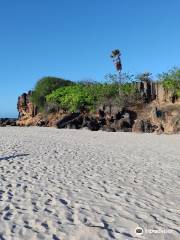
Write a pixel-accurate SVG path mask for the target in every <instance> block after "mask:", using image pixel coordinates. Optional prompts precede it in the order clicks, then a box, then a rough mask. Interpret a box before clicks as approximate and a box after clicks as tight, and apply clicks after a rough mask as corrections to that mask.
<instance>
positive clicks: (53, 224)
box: [0, 127, 180, 240]
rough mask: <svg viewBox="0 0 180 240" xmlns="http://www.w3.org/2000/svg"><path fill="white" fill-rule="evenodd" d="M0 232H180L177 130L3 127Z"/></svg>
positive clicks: (16, 239)
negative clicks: (160, 132) (169, 132)
mask: <svg viewBox="0 0 180 240" xmlns="http://www.w3.org/2000/svg"><path fill="white" fill-rule="evenodd" d="M138 226H139V227H142V228H143V230H144V233H143V234H137V233H136V232H135V229H136V228H137V227H138ZM0 239H1V240H11V239H13V240H21V239H24V240H31V239H33V240H36V239H37V240H40V239H41V240H43V239H44V240H58V239H59V240H96V239H97V240H100V239H106V240H110V239H118V240H121V239H122V240H126V239H148V240H153V239H157V240H161V239H166V240H174V239H177V240H178V239H180V135H155V134H134V133H108V132H101V131H98V132H90V131H88V130H58V129H55V128H37V127H29V128H19V127H5V128H0Z"/></svg>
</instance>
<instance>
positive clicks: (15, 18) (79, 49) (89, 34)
mask: <svg viewBox="0 0 180 240" xmlns="http://www.w3.org/2000/svg"><path fill="white" fill-rule="evenodd" d="M114 48H120V49H121V51H122V62H123V71H125V72H130V73H132V74H136V73H140V72H143V71H150V72H152V73H153V74H154V76H156V74H157V73H161V72H163V71H167V70H168V69H169V68H171V67H172V66H179V65H180V0H149V1H148V0H29V1H25V0H0V117H3V116H4V117H6V116H8V117H14V116H16V115H17V111H16V103H17V98H18V95H20V94H22V93H23V92H26V91H28V90H30V89H32V88H33V87H34V85H35V82H36V81H37V80H38V79H39V78H41V77H43V76H59V77H63V78H66V79H70V80H82V79H89V78H91V79H94V80H99V81H100V80H103V79H104V75H105V74H107V73H114V71H115V70H114V66H113V64H112V62H111V59H110V57H109V56H110V53H111V50H113V49H114Z"/></svg>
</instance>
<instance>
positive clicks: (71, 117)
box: [56, 112, 80, 128]
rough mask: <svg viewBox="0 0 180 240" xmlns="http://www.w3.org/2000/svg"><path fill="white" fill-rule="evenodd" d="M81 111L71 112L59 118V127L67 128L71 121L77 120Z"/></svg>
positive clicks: (57, 124)
mask: <svg viewBox="0 0 180 240" xmlns="http://www.w3.org/2000/svg"><path fill="white" fill-rule="evenodd" d="M79 116H80V113H79V112H76V113H70V114H68V115H66V116H65V117H63V119H61V120H59V121H58V122H57V123H56V126H57V128H66V127H67V125H68V124H70V121H72V120H75V118H77V117H79Z"/></svg>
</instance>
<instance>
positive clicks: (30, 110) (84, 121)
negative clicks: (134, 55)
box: [17, 81, 180, 133]
mask: <svg viewBox="0 0 180 240" xmlns="http://www.w3.org/2000/svg"><path fill="white" fill-rule="evenodd" d="M136 84H137V88H138V91H139V92H140V94H141V96H142V99H143V104H141V106H135V107H133V108H129V109H127V108H123V109H117V106H112V108H111V111H109V106H105V109H103V110H102V109H101V110H100V111H98V112H97V114H94V115H87V114H84V113H81V114H79V115H78V116H76V118H75V119H73V117H72V116H71V115H70V117H67V116H68V114H64V113H63V111H60V112H58V113H51V114H46V115H44V114H41V113H39V112H38V108H37V107H36V106H34V105H33V104H32V102H31V95H32V92H31V91H29V92H28V93H23V94H22V95H21V96H20V97H19V98H18V104H17V108H18V112H19V119H18V121H17V125H19V126H30V125H33V126H57V127H59V126H62V125H63V126H64V127H69V128H81V127H87V126H89V129H91V130H93V129H97V130H98V129H102V130H107V131H111V130H112V131H134V132H158V133H162V132H166V133H173V132H179V131H180V105H179V99H176V98H175V97H174V96H173V93H172V92H170V91H167V90H166V89H164V88H163V86H162V84H161V83H159V82H158V83H156V82H150V81H143V82H138V83H136ZM64 117H65V118H64ZM63 118H64V120H63ZM65 119H70V120H65ZM61 121H62V122H61ZM62 123H63V124H62Z"/></svg>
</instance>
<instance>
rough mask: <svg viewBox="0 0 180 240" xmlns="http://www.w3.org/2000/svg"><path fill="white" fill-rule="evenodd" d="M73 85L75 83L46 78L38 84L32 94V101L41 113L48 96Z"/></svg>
mask: <svg viewBox="0 0 180 240" xmlns="http://www.w3.org/2000/svg"><path fill="white" fill-rule="evenodd" d="M72 84H73V82H71V81H69V80H64V79H62V78H56V77H44V78H42V79H40V80H39V81H38V82H37V83H36V86H35V88H34V90H33V92H32V96H31V101H32V103H33V104H34V105H35V106H37V107H38V109H39V110H40V111H43V110H44V107H45V103H46V96H47V95H48V94H50V93H51V92H52V91H54V90H56V89H58V88H60V87H64V86H69V85H72Z"/></svg>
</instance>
